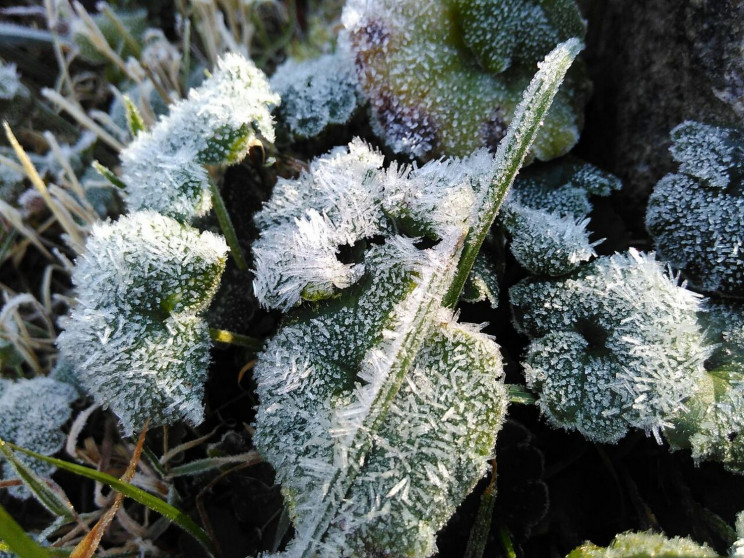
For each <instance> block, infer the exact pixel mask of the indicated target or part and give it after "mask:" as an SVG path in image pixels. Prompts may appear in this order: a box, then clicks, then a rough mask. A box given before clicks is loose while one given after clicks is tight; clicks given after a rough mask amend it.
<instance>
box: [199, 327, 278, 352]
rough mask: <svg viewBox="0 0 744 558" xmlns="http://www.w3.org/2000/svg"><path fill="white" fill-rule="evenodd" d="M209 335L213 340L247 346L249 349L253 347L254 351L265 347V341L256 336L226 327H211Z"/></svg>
mask: <svg viewBox="0 0 744 558" xmlns="http://www.w3.org/2000/svg"><path fill="white" fill-rule="evenodd" d="M209 337H210V339H212V341H217V342H218V343H228V344H230V345H239V346H240V347H246V348H247V349H253V350H254V351H260V350H261V349H263V346H264V342H263V341H261V340H260V339H256V338H255V337H248V336H247V335H241V334H240V333H233V332H232V331H228V330H226V329H214V328H210V329H209Z"/></svg>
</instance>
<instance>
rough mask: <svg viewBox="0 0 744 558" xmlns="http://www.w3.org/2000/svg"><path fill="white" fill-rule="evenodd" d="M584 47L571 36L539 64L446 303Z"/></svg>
mask: <svg viewBox="0 0 744 558" xmlns="http://www.w3.org/2000/svg"><path fill="white" fill-rule="evenodd" d="M582 48H583V44H582V42H581V41H580V40H579V39H576V38H574V39H569V40H568V41H565V42H563V43H561V44H559V45H558V46H557V47H555V48H554V49H553V50H552V51H551V52H550V54H548V55H547V56H546V57H545V60H543V61H542V63H540V64H539V68H540V69H539V70H538V71H537V73H536V74H535V77H533V78H532V81H531V82H530V85H529V87H527V90H526V91H525V92H524V95H523V96H522V100H521V101H520V103H519V106H518V107H517V110H516V112H515V113H514V118H513V120H512V122H511V124H509V129H508V130H507V131H506V136H505V137H504V139H503V140H501V143H499V147H498V149H497V151H496V162H495V166H496V173H495V175H494V177H493V180H492V181H491V183H490V185H489V186H488V188H486V190H485V192H483V193H482V194H481V200H480V206H479V207H476V208H474V212H475V216H476V217H475V224H474V225H473V226H472V227H471V229H470V231H469V232H468V236H467V238H466V239H465V247H464V249H463V251H462V255H461V256H460V262H459V264H458V266H457V274H456V275H455V278H454V281H453V283H452V285H451V286H450V289H449V291H447V295H446V296H445V297H444V301H443V304H444V306H445V307H447V308H454V306H455V304H457V301H458V300H459V299H460V293H461V292H462V289H463V287H464V286H465V282H466V281H467V278H468V275H470V270H471V269H472V267H473V263H475V258H476V256H477V255H478V252H479V251H480V248H481V245H482V244H483V241H484V240H485V238H486V234H487V233H488V230H489V229H490V228H491V225H492V224H493V222H494V220H495V219H496V215H497V214H498V212H499V208H500V207H501V203H502V202H503V201H504V198H505V197H506V193H507V192H508V191H509V187H510V186H511V185H512V182H514V178H515V177H516V176H517V173H518V172H519V169H520V168H521V166H522V163H523V162H524V159H525V157H526V156H527V152H528V151H529V149H530V147H531V146H532V143H533V142H534V141H535V138H536V137H537V132H538V131H539V129H540V126H541V125H542V122H543V119H544V118H545V115H546V114H547V112H548V109H549V108H550V105H551V104H552V102H553V98H554V97H555V94H556V93H557V92H558V87H560V85H561V83H563V78H564V77H565V75H566V72H567V71H568V68H569V67H570V66H571V64H572V63H573V61H574V59H575V58H576V56H577V55H578V54H579V52H580V51H581V49H582Z"/></svg>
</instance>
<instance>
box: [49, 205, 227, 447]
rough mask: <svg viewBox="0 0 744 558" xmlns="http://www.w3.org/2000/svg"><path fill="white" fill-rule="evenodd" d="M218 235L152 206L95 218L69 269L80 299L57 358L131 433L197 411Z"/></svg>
mask: <svg viewBox="0 0 744 558" xmlns="http://www.w3.org/2000/svg"><path fill="white" fill-rule="evenodd" d="M226 252H227V247H226V245H225V242H224V240H223V239H222V238H221V237H218V236H217V235H214V234H212V233H209V232H203V233H199V232H198V231H196V230H195V229H192V228H191V227H188V226H186V225H182V224H180V223H178V222H176V221H174V220H173V219H171V218H169V217H165V216H162V215H159V214H157V213H155V212H152V211H141V212H136V213H132V214H130V215H127V216H125V217H122V218H121V219H119V221H117V222H115V223H104V224H100V225H96V226H95V227H94V228H93V230H92V232H91V236H90V237H89V239H88V242H87V245H86V251H85V254H83V255H82V256H81V257H80V258H79V259H78V261H77V262H76V265H75V269H74V271H73V274H72V279H73V283H74V284H75V286H76V287H77V292H78V297H77V305H76V306H75V307H74V308H73V310H72V312H71V314H70V316H69V318H67V319H66V321H65V323H64V326H65V331H64V332H63V333H61V334H60V336H59V338H58V345H59V348H60V351H61V353H62V356H63V358H65V359H67V360H68V361H69V362H70V364H71V365H72V366H73V367H74V368H75V370H76V371H77V373H78V375H79V380H80V382H81V384H82V385H83V386H84V387H85V389H86V390H87V391H89V392H90V393H91V394H92V395H93V397H94V398H95V399H96V401H97V402H98V403H100V404H101V405H103V406H107V407H110V408H111V409H112V410H113V411H114V412H115V413H116V414H117V415H118V416H119V418H120V419H121V422H122V425H123V427H124V431H125V432H126V433H127V434H131V433H132V432H133V431H134V430H137V429H141V428H142V427H143V426H144V424H145V422H146V421H147V420H148V419H150V420H151V421H152V425H155V424H163V423H166V424H170V423H173V422H175V421H177V420H186V421H188V422H191V423H193V424H197V423H199V422H200V421H201V420H202V415H203V407H202V397H203V392H204V382H205V381H206V375H207V365H208V364H209V359H210V357H209V348H210V345H211V343H210V339H209V330H208V327H207V324H206V322H205V321H204V320H203V319H202V318H201V317H200V314H201V312H203V311H204V310H205V308H206V306H207V305H208V304H209V302H210V300H211V298H212V296H213V295H214V293H215V291H216V289H217V287H218V285H219V279H220V276H221V274H222V271H223V269H224V266H225V260H226Z"/></svg>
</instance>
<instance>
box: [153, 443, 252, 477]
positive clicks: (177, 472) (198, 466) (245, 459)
mask: <svg viewBox="0 0 744 558" xmlns="http://www.w3.org/2000/svg"><path fill="white" fill-rule="evenodd" d="M262 461H263V459H262V458H261V456H260V455H259V454H258V452H257V451H255V450H251V451H249V452H246V453H241V454H239V455H230V456H228V457H207V458H205V459H196V460H194V461H192V462H190V463H186V464H185V465H178V466H177V467H173V468H172V469H171V470H170V471H168V476H167V478H168V479H172V478H174V477H182V476H184V475H197V474H199V473H203V472H204V471H209V470H210V469H216V468H218V467H222V466H223V465H233V464H235V463H245V464H246V465H254V464H256V463H261V462H262Z"/></svg>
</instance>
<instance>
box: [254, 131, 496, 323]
mask: <svg viewBox="0 0 744 558" xmlns="http://www.w3.org/2000/svg"><path fill="white" fill-rule="evenodd" d="M382 162H383V158H382V155H381V154H380V153H377V152H375V151H372V150H370V149H369V148H368V147H367V146H366V145H365V144H363V143H362V142H361V141H359V140H355V141H353V142H352V143H351V144H349V146H348V148H343V147H342V148H336V149H334V150H333V151H331V152H330V153H329V154H327V155H325V156H323V157H320V158H319V159H316V160H315V161H313V163H312V164H311V166H310V169H309V171H308V172H306V173H303V175H302V176H301V177H300V178H299V179H298V180H280V181H279V183H278V184H277V185H276V187H275V188H274V194H273V196H272V198H271V200H270V201H269V202H268V203H267V204H266V206H265V207H264V209H263V210H262V211H261V213H259V214H258V215H257V216H256V222H257V224H258V226H259V227H260V228H262V229H264V232H263V233H262V235H261V238H260V239H259V240H258V241H257V242H256V243H255V244H254V247H253V254H254V258H255V263H256V270H257V272H256V279H255V282H254V285H255V292H256V296H257V298H258V300H259V301H260V302H261V303H262V304H263V305H265V306H269V307H272V308H279V309H283V310H287V309H289V308H291V307H292V306H294V305H295V304H297V303H298V302H299V301H300V300H302V299H305V300H318V299H323V298H328V297H330V296H332V295H333V294H334V293H336V292H337V291H338V290H339V289H343V288H346V287H348V286H349V285H352V284H353V283H354V282H356V281H357V280H358V279H359V278H360V277H361V276H362V275H363V273H364V264H362V263H355V262H353V261H352V262H350V263H344V262H342V261H340V259H339V255H340V252H341V250H342V248H348V249H349V250H350V251H352V252H353V251H355V250H356V251H358V250H359V249H363V247H364V246H363V244H365V243H368V242H369V241H370V240H372V241H373V240H374V239H375V237H377V236H379V235H390V234H392V232H393V231H395V230H398V231H400V232H403V233H408V234H409V235H410V236H412V237H419V236H428V237H430V238H433V239H436V238H439V237H441V236H442V234H443V233H444V228H446V226H448V224H449V223H455V222H460V223H463V222H465V220H466V219H467V218H468V217H469V216H470V211H471V208H472V206H473V203H474V196H475V195H476V191H475V190H474V189H473V186H476V187H477V188H480V187H481V183H482V182H484V181H487V180H488V177H490V176H491V174H489V172H491V173H492V172H493V170H492V169H491V165H492V158H491V156H490V155H488V153H485V152H483V151H482V152H478V153H476V154H474V155H473V156H471V157H469V158H467V159H464V160H451V161H434V162H431V163H428V164H427V165H424V166H423V167H421V168H417V169H388V170H383V169H382ZM466 169H467V170H466ZM471 182H472V183H473V184H471Z"/></svg>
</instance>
